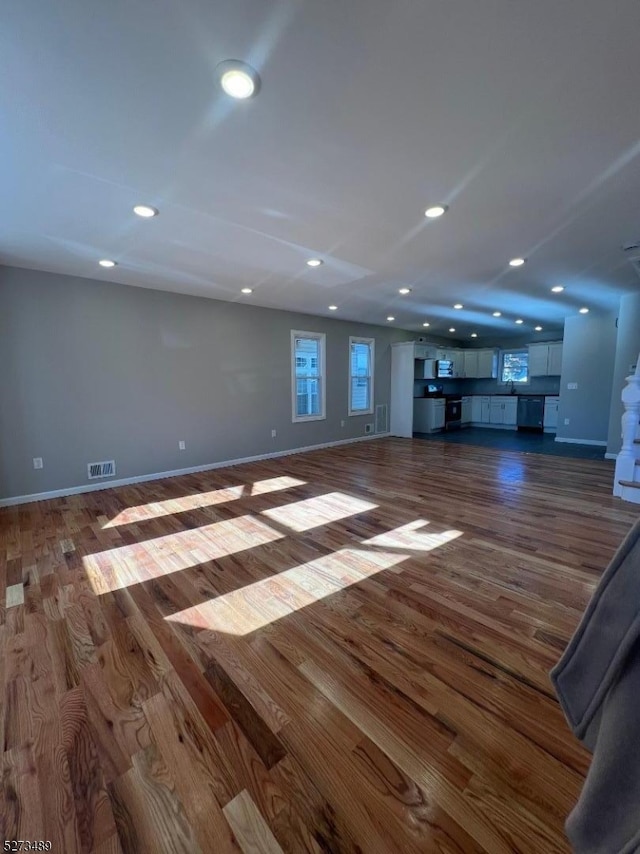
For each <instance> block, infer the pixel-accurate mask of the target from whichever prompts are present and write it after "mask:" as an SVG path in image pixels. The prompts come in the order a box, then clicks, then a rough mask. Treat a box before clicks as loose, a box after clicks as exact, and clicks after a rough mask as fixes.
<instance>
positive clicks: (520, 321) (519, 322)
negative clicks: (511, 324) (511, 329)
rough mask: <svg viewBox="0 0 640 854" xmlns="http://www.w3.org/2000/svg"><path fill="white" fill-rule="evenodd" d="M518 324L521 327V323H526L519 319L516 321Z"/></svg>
mask: <svg viewBox="0 0 640 854" xmlns="http://www.w3.org/2000/svg"><path fill="white" fill-rule="evenodd" d="M516 323H517V324H518V325H520V324H521V323H524V320H522V319H521V318H518V319H517V320H516Z"/></svg>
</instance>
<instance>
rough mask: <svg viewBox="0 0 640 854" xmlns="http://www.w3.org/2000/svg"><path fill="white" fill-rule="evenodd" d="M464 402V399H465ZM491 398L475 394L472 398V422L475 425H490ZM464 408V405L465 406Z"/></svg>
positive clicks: (486, 395)
mask: <svg viewBox="0 0 640 854" xmlns="http://www.w3.org/2000/svg"><path fill="white" fill-rule="evenodd" d="M463 400H464V398H463ZM490 403H491V398H490V397H489V395H488V394H484V395H483V394H474V395H472V397H471V421H472V422H473V423H474V424H488V423H489V420H490V417H491V407H490ZM463 406H464V404H463Z"/></svg>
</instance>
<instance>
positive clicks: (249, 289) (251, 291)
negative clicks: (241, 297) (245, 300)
mask: <svg viewBox="0 0 640 854" xmlns="http://www.w3.org/2000/svg"><path fill="white" fill-rule="evenodd" d="M240 293H243V294H252V293H253V289H252V288H242V290H241V292H240Z"/></svg>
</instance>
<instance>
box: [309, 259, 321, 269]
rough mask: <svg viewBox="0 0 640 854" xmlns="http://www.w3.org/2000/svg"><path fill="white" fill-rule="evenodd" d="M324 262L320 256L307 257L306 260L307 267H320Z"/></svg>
mask: <svg viewBox="0 0 640 854" xmlns="http://www.w3.org/2000/svg"><path fill="white" fill-rule="evenodd" d="M323 264H324V261H322V259H320V258H309V260H308V261H307V267H321V266H322V265H323Z"/></svg>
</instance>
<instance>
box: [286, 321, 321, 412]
mask: <svg viewBox="0 0 640 854" xmlns="http://www.w3.org/2000/svg"><path fill="white" fill-rule="evenodd" d="M324 346H325V336H324V335H323V334H322V333H320V332H296V331H295V330H294V331H292V332H291V398H292V415H293V417H292V420H293V421H316V420H318V419H320V418H325V417H326V416H325V377H324V365H325V359H324Z"/></svg>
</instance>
